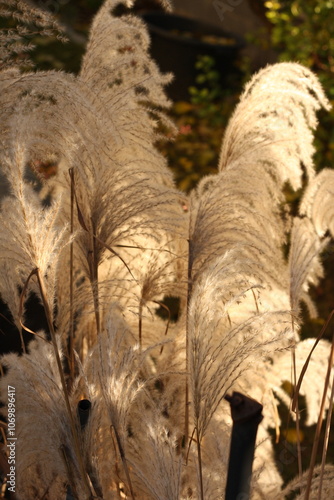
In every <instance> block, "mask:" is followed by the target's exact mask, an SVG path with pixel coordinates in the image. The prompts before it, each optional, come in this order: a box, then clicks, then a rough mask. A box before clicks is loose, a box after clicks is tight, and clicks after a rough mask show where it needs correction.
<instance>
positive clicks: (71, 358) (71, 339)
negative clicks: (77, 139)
mask: <svg viewBox="0 0 334 500" xmlns="http://www.w3.org/2000/svg"><path fill="white" fill-rule="evenodd" d="M69 173H70V178H71V221H70V224H71V227H70V229H71V237H73V232H74V172H73V168H70V170H69ZM73 271H74V243H73V241H71V243H70V332H69V335H70V337H69V345H68V350H69V367H70V381H71V383H72V382H73V380H74V310H73V309H74V304H73Z"/></svg>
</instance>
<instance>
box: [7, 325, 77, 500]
mask: <svg viewBox="0 0 334 500" xmlns="http://www.w3.org/2000/svg"><path fill="white" fill-rule="evenodd" d="M41 335H42V334H41ZM1 362H2V364H3V365H4V366H5V367H6V368H8V374H7V375H6V377H4V378H2V379H1V390H2V393H3V394H4V393H6V392H7V386H8V385H12V386H13V387H15V390H16V398H17V399H16V418H17V420H16V425H17V427H16V430H17V440H18V443H19V444H18V447H17V460H16V467H17V470H18V474H17V485H16V486H17V492H16V495H17V498H18V499H20V500H21V499H22V500H23V499H24V500H27V499H29V500H30V499H31V500H32V499H34V498H36V499H37V498H43V497H45V496H46V495H47V498H50V500H58V499H59V498H60V497H61V495H65V494H66V488H67V486H68V485H69V484H71V486H74V487H75V489H76V491H77V492H78V494H79V495H82V496H81V497H80V498H85V495H84V490H83V489H82V477H81V475H80V472H79V467H78V463H77V459H76V454H75V452H74V445H73V440H72V434H71V430H70V423H69V419H68V413H67V411H66V406H65V402H64V394H63V389H62V386H61V383H60V377H59V372H58V369H57V365H56V362H55V357H54V353H53V349H52V346H51V345H50V343H49V342H48V341H47V340H46V339H45V338H43V337H42V336H41V337H40V338H37V339H36V340H34V341H33V342H31V344H30V346H29V354H23V355H22V356H20V357H18V356H17V355H16V354H8V355H6V357H5V358H3V359H2V360H1ZM68 467H70V471H71V474H69V468H68Z"/></svg>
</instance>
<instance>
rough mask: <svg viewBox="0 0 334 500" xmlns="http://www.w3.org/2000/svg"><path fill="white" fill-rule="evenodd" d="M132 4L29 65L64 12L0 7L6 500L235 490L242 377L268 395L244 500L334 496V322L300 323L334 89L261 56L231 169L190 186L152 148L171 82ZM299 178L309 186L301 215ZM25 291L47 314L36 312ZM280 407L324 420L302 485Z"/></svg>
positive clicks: (324, 196) (313, 257)
mask: <svg viewBox="0 0 334 500" xmlns="http://www.w3.org/2000/svg"><path fill="white" fill-rule="evenodd" d="M132 3H133V2H132V1H131V0H127V1H126V0H124V1H120V0H105V2H104V4H103V5H102V7H101V9H100V10H99V12H98V13H97V15H96V16H95V18H94V20H93V23H92V26H91V31H90V37H89V41H88V44H87V48H86V53H85V55H84V57H83V60H82V65H81V70H80V72H79V73H78V74H77V75H73V74H70V73H65V72H58V71H51V70H50V71H27V62H28V60H27V59H25V58H23V57H22V52H23V50H24V51H25V50H26V49H27V47H26V45H25V44H24V43H23V42H24V39H25V38H27V37H29V34H31V33H32V32H33V33H34V34H35V33H36V32H38V31H39V32H41V33H44V34H47V33H48V32H49V31H50V30H51V31H52V32H53V33H55V32H56V33H58V32H59V36H63V35H62V27H61V26H59V25H58V24H57V23H56V22H55V21H54V19H53V18H52V16H50V15H48V14H46V13H45V12H44V11H40V10H36V9H35V8H33V7H32V6H31V4H30V3H29V2H25V1H23V0H2V1H1V2H0V4H1V7H2V9H3V10H2V11H1V13H2V15H7V16H12V17H14V19H16V24H15V27H14V28H13V29H11V30H9V31H5V32H4V34H3V36H2V37H1V39H0V42H1V48H2V53H1V56H2V62H3V66H2V70H1V71H0V124H1V125H0V146H1V152H0V155H1V156H0V166H1V174H2V175H3V177H4V179H5V181H6V192H5V194H3V196H2V200H1V211H0V225H1V232H0V275H1V280H0V294H1V298H2V300H3V302H4V303H5V304H6V305H7V307H8V310H9V311H10V315H8V318H7V319H8V322H11V323H13V324H14V325H15V327H16V335H17V336H18V337H19V338H20V341H21V350H20V352H19V353H8V354H6V355H4V356H3V357H2V358H1V359H0V363H1V372H2V376H1V379H0V388H1V401H2V403H3V407H2V414H3V421H2V423H1V429H2V442H1V461H0V465H1V469H2V471H1V474H2V475H1V478H2V480H3V488H2V495H3V498H12V499H18V500H42V499H45V500H46V499H48V500H70V499H75V500H88V499H89V500H92V499H104V500H116V499H121V498H127V499H131V500H134V499H137V500H186V499H196V500H197V499H198V500H204V499H205V500H216V499H217V500H218V499H224V498H227V496H226V497H225V485H226V480H227V471H228V460H229V448H230V439H231V429H232V421H231V414H230V406H229V404H228V402H227V401H226V398H227V399H231V394H232V392H233V391H237V392H239V393H241V394H244V395H247V396H249V397H251V398H253V399H254V400H256V401H257V402H259V403H261V405H263V417H264V418H263V420H262V421H261V423H260V425H259V428H258V433H257V445H256V449H255V459H254V463H253V473H252V475H251V476H249V478H247V480H248V481H249V482H251V484H250V489H251V493H250V498H252V499H254V500H257V499H263V498H265V499H270V500H283V499H284V498H291V494H294V498H299V499H305V500H307V499H311V498H312V499H316V498H317V499H321V498H332V496H333V492H334V467H333V466H332V465H329V464H326V463H325V458H326V442H328V435H329V431H330V417H331V410H332V405H333V391H332V389H331V388H332V387H333V383H332V376H333V374H332V371H331V370H332V365H333V357H334V343H332V344H331V343H330V342H328V341H325V340H323V339H321V335H323V333H324V331H325V329H326V328H327V327H328V328H329V327H330V325H331V323H330V322H331V317H330V318H329V319H328V325H325V327H324V329H323V331H322V332H319V337H318V339H307V340H301V338H300V326H301V320H300V307H301V302H303V303H304V304H306V306H307V307H308V309H309V311H310V314H312V315H316V305H315V304H314V303H313V302H312V300H311V298H310V296H309V287H310V285H314V284H316V283H318V281H319V279H320V278H321V276H322V272H323V267H322V263H321V257H322V256H326V248H327V245H328V244H329V242H330V238H331V236H333V234H334V213H333V206H334V205H333V196H334V172H333V170H331V169H330V168H327V169H323V170H322V171H321V172H320V173H319V174H317V173H316V172H315V169H314V165H313V155H314V147H313V131H314V130H315V128H316V126H317V118H316V112H317V111H318V110H320V109H321V108H322V109H324V110H327V112H329V111H330V103H329V101H328V99H327V97H326V95H325V92H324V90H323V88H322V86H321V84H320V82H319V81H318V78H317V77H316V76H315V74H313V73H312V72H311V71H310V70H309V69H307V68H306V67H304V66H302V65H300V64H297V63H294V62H285V63H279V64H276V65H272V66H268V67H266V68H264V69H262V70H261V71H260V72H259V73H257V74H256V75H254V76H253V77H252V79H251V80H250V81H249V83H248V84H247V85H246V86H245V89H244V91H243V94H242V95H241V97H240V101H239V103H238V105H237V106H236V108H235V111H234V113H233V114H232V116H231V118H230V121H229V124H228V126H227V128H226V131H225V134H224V137H223V138H222V145H221V149H220V158H219V164H218V170H217V173H214V174H212V175H209V176H206V177H204V178H203V179H202V180H201V181H200V182H199V183H198V184H197V186H196V187H195V188H194V189H193V190H192V191H191V192H190V193H189V194H185V193H184V192H182V191H179V190H178V189H176V187H175V184H174V180H173V176H172V174H171V171H170V170H169V168H168V166H167V162H166V159H165V158H164V156H163V155H162V154H161V153H160V152H159V150H158V149H157V147H156V144H157V142H159V141H161V140H163V138H164V136H165V137H167V138H168V139H170V137H171V135H172V134H173V133H175V127H174V125H173V123H172V122H171V121H170V119H169V118H168V116H167V113H166V110H167V109H168V108H169V107H170V105H171V103H170V102H169V100H168V99H167V98H166V96H165V93H164V86H165V85H167V84H168V82H169V80H170V75H162V74H161V73H160V71H159V69H158V67H157V65H156V64H155V62H154V61H153V60H152V59H151V58H150V55H149V38H148V34H147V30H146V27H145V24H144V23H143V21H142V20H141V19H139V18H137V17H136V16H134V15H132V14H131V12H130V10H129V9H130V7H131V6H132ZM162 3H163V4H164V6H165V7H166V8H169V2H167V1H165V2H162ZM120 6H123V7H124V9H121V8H120ZM34 36H35V35H34ZM329 167H330V165H329ZM287 185H288V186H289V189H290V190H293V191H297V190H302V198H301V201H300V204H299V207H298V212H297V213H296V214H295V213H291V211H290V208H289V204H288V202H287V200H286V197H285V190H286V186H287ZM32 296H33V297H35V298H36V299H37V300H39V302H40V304H41V306H42V307H41V309H42V310H43V317H44V320H45V322H46V327H45V328H43V329H42V328H36V329H35V330H32V329H31V328H29V327H28V320H29V317H30V315H31V311H30V310H29V303H30V302H29V299H30V298H31V297H32ZM171 298H172V302H173V304H174V305H175V304H177V305H178V314H177V315H176V314H175V315H173V316H172V314H171V309H170V306H169V305H168V304H169V302H170V301H171V300H170V299H171ZM168 299H169V300H168ZM4 336H6V332H4ZM31 337H32V340H30V341H28V339H30V338H31ZM0 341H1V338H0ZM285 382H290V385H291V386H292V387H293V395H292V397H291V395H289V394H288V393H287V392H286V391H285V389H284V383H285ZM298 396H304V399H303V401H304V404H305V405H306V408H305V407H302V408H301V407H300V401H301V399H300V398H298ZM279 403H283V404H285V405H286V406H287V408H288V409H289V410H290V418H291V420H293V421H294V422H295V425H296V429H297V435H298V430H299V419H300V414H301V412H303V413H304V414H305V412H306V415H307V416H306V419H307V422H308V423H310V424H312V423H316V424H317V428H316V434H315V438H314V448H313V451H312V454H311V457H310V461H309V466H308V468H307V470H303V465H302V460H301V454H302V449H301V446H300V443H297V447H296V449H297V458H296V460H297V461H298V464H299V474H298V476H297V477H296V478H295V480H293V481H292V483H289V484H288V485H283V479H282V477H281V475H280V470H279V464H278V463H277V462H276V461H275V458H274V447H275V442H274V440H273V439H272V435H273V433H276V435H278V433H279V428H280V424H281V422H280V417H279V413H278V410H277V408H278V404H279ZM14 410H15V411H14ZM326 410H328V416H327V424H326V425H327V428H326V440H325V443H324V444H323V460H322V463H321V464H320V465H317V466H316V465H315V461H316V460H315V459H316V453H317V446H318V441H319V433H320V427H321V424H322V421H323V419H324V417H325V415H326ZM12 460H13V462H12ZM282 460H283V459H282ZM6 490H7V491H6ZM5 495H7V496H5ZM9 495H11V496H9ZM289 495H290V497H289ZM242 498H243V499H245V498H246V497H245V496H243V497H242ZM247 498H248V496H247ZM234 500H241V498H240V499H234Z"/></svg>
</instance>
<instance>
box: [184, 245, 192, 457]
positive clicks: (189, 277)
mask: <svg viewBox="0 0 334 500" xmlns="http://www.w3.org/2000/svg"><path fill="white" fill-rule="evenodd" d="M188 246H189V251H188V275H187V283H188V289H187V304H186V307H187V311H186V387H185V409H184V446H185V449H187V446H188V440H189V406H190V402H189V306H190V298H191V293H192V272H191V271H192V251H191V241H190V239H189V240H188Z"/></svg>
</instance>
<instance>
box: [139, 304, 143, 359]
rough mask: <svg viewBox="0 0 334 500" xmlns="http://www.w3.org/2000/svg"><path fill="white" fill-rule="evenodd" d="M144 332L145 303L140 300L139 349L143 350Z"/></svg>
mask: <svg viewBox="0 0 334 500" xmlns="http://www.w3.org/2000/svg"><path fill="white" fill-rule="evenodd" d="M142 333H143V303H142V301H141V300H140V303H139V319H138V340H139V349H140V351H141V348H142Z"/></svg>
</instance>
